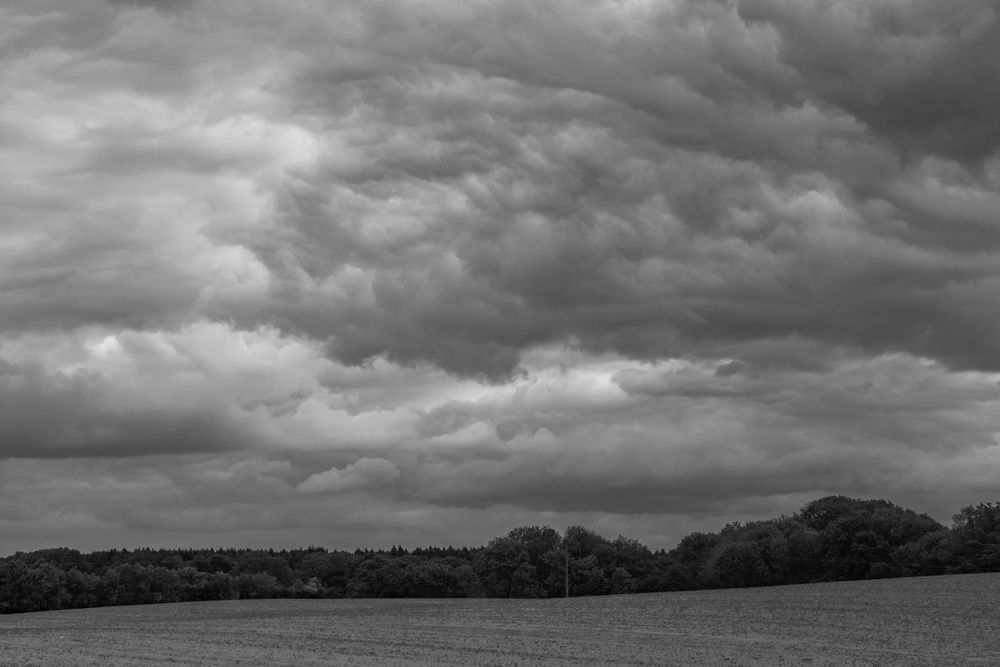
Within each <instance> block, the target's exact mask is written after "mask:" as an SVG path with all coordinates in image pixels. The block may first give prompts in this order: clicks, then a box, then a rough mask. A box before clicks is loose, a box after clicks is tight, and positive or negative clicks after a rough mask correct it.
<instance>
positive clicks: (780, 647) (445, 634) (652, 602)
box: [0, 574, 1000, 667]
mask: <svg viewBox="0 0 1000 667" xmlns="http://www.w3.org/2000/svg"><path fill="white" fill-rule="evenodd" d="M998 601H1000V574H974V575H962V576H948V577H927V578H918V579H892V580H881V581H869V582H846V583H831V584H813V585H807V586H784V587H776V588H757V589H742V590H722V591H697V592H690V593H661V594H653V595H632V596H617V597H604V598H573V599H570V600H483V599H479V600H264V601H237V602H205V603H183V604H169V605H153V606H144V607H112V608H105V609H85V610H71V611H55V612H39V613H34V614H18V615H8V616H0V665H4V666H6V665H17V666H19V667H20V666H22V665H102V666H103V665H133V664H134V665H139V664H142V665H148V664H179V665H231V664H237V663H240V664H261V665H264V664H267V665H274V664H285V665H414V664H417V665H420V664H424V665H427V664H434V665H440V664H454V665H473V664H482V665H515V664H531V665H577V664H648V665H722V664H731V665H803V664H809V665H836V666H838V667H841V666H844V665H882V666H884V665H959V664H984V665H1000V613H998Z"/></svg>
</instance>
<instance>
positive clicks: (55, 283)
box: [0, 0, 1000, 554]
mask: <svg viewBox="0 0 1000 667" xmlns="http://www.w3.org/2000/svg"><path fill="white" fill-rule="evenodd" d="M998 11H1000V10H998V9H997V6H996V3H995V2H994V1H993V0H949V1H948V2H942V1H941V0H575V1H570V0H461V1H459V0H454V1H445V0H364V1H362V0H355V1H351V2H349V1H346V0H345V1H338V0H329V1H327V2H320V1H319V0H292V1H287V0H283V1H282V2H274V1H272V0H239V1H237V0H4V1H3V2H2V4H0V554H2V553H11V552H13V551H15V550H17V549H34V548H41V547H45V546H59V545H66V546H71V547H76V548H80V549H84V550H90V549H95V548H107V547H121V546H126V547H134V546H140V545H150V546H274V547H295V546H306V545H310V544H315V545H322V546H327V547H349V548H354V547H359V546H368V547H378V546H389V545H392V544H404V545H407V546H418V545H428V544H438V545H444V544H454V545H470V546H471V545H477V544H482V543H483V542H485V541H486V540H488V539H489V538H490V537H492V536H494V535H498V534H502V533H505V532H507V531H508V530H509V529H511V528H513V527H515V526H518V525H531V524H548V525H552V526H553V527H555V528H557V529H560V530H561V529H563V528H565V527H566V526H567V525H572V524H582V525H584V526H587V527H589V528H591V529H593V530H596V531H598V532H600V533H602V534H605V535H607V536H609V537H614V536H616V535H617V534H619V533H621V534H624V535H627V536H632V537H636V538H638V539H640V540H642V541H643V542H645V543H647V544H648V545H650V546H652V547H654V548H658V547H671V546H673V545H674V544H676V542H677V541H678V540H679V539H680V538H681V537H683V536H684V535H686V534H687V533H689V532H691V531H693V530H717V529H719V528H720V527H721V526H723V525H724V524H725V523H727V522H729V521H733V520H747V519H759V518H767V517H771V516H776V515H778V514H781V513H790V512H792V511H794V510H795V509H797V508H798V507H800V506H801V505H802V504H803V503H805V502H806V501H808V500H811V499H815V498H817V497H820V496H823V495H828V494H846V495H850V496H855V497H883V498H887V499H889V500H891V501H893V502H896V503H898V504H901V505H904V506H907V507H911V508H913V509H915V510H917V511H921V512H927V513H930V514H931V515H932V516H934V517H935V518H937V519H939V520H941V521H946V522H947V521H948V520H949V517H950V516H951V515H952V514H953V513H955V512H956V511H957V510H958V509H960V508H961V507H962V506H964V505H967V504H970V503H975V502H979V501H988V500H998V499H1000V150H998V146H1000V65H998V63H1000V18H998V16H997V14H998Z"/></svg>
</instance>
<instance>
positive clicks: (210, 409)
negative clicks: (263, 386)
mask: <svg viewBox="0 0 1000 667" xmlns="http://www.w3.org/2000/svg"><path fill="white" fill-rule="evenodd" d="M255 440H256V438H255V436H254V435H253V434H252V433H250V432H248V431H246V430H245V429H243V428H241V427H240V426H239V425H238V424H237V423H235V422H234V421H233V420H231V419H227V417H226V411H225V410H224V409H221V406H219V405H212V404H210V403H206V404H204V405H194V406H178V405H170V404H167V405H159V406H157V405H155V401H149V400H141V399H140V400H137V399H136V398H135V397H129V396H127V395H123V393H122V392H121V391H120V390H116V389H115V387H114V386H113V385H112V383H111V382H110V381H109V380H108V379H107V378H104V377H101V376H100V375H97V374H94V373H87V372H78V373H47V372H45V370H44V369H41V368H38V367H32V366H19V365H13V364H10V363H6V362H3V361H2V359H0V459H6V458H12V457H16V458H36V459H46V458H66V457H115V458H117V457H131V456H149V455H155V454H186V453H192V452H205V451H224V450H232V449H237V448H245V447H246V446H247V445H249V444H253V443H254V442H255Z"/></svg>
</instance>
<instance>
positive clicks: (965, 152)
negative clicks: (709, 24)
mask: <svg viewBox="0 0 1000 667" xmlns="http://www.w3.org/2000/svg"><path fill="white" fill-rule="evenodd" d="M739 12H740V15H741V16H742V17H743V18H745V19H747V20H748V21H760V22H764V23H766V24H769V25H771V26H773V27H774V29H775V30H776V32H777V34H778V36H779V48H778V53H779V59H780V61H781V62H782V64H784V65H786V66H788V67H790V68H792V69H793V70H794V71H795V73H796V74H797V76H798V80H799V84H798V85H799V86H801V87H802V89H804V90H807V91H809V93H811V94H812V95H815V96H816V97H817V98H818V99H820V100H822V101H824V102H827V103H830V104H833V105H836V106H838V107H840V108H842V109H844V110H845V111H847V112H849V113H851V114H852V115H854V116H855V117H856V118H858V119H859V120H861V121H863V122H865V123H866V124H868V125H869V126H870V127H871V128H872V129H873V130H874V131H875V132H877V133H879V134H881V135H884V136H886V137H888V138H889V139H890V140H891V141H893V142H894V143H895V144H896V145H897V146H898V147H899V148H900V149H901V150H902V151H903V153H904V154H905V155H907V156H908V157H913V156H915V157H919V156H920V154H922V153H927V152H930V153H937V154H941V155H945V156H948V157H955V158H959V159H967V160H980V159H983V158H987V157H989V156H991V155H993V154H994V152H995V151H996V149H997V147H998V146H1000V123H997V117H998V115H1000V89H998V88H997V86H995V85H990V83H988V82H991V81H995V80H996V78H997V69H996V63H997V61H1000V22H998V20H997V8H996V6H995V4H994V3H993V2H990V1H989V0H959V1H957V2H949V3H941V2H935V1H934V0H912V1H910V2H896V3H887V2H874V3H847V2H841V3H831V2H823V1H822V0H807V1H805V2H785V1H783V0H740V2H739Z"/></svg>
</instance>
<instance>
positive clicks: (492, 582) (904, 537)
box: [0, 496, 1000, 613]
mask: <svg viewBox="0 0 1000 667" xmlns="http://www.w3.org/2000/svg"><path fill="white" fill-rule="evenodd" d="M996 571H1000V503H984V504H979V505H976V506H970V507H966V508H964V509H962V510H961V511H960V512H959V513H958V514H956V515H955V517H954V521H953V524H952V526H951V528H946V527H944V526H942V525H941V524H939V523H938V522H937V521H935V520H933V519H932V518H930V517H929V516H927V515H925V514H917V513H916V512H913V511H911V510H908V509H904V508H901V507H898V506H896V505H894V504H892V503H890V502H888V501H885V500H857V499H852V498H846V497H843V496H830V497H827V498H822V499H819V500H815V501H813V502H810V503H808V504H807V505H805V506H804V507H803V508H802V509H801V510H800V511H798V512H797V513H795V514H794V515H792V516H782V517H779V518H776V519H770V520H767V521H756V522H753V523H748V524H739V523H733V524H729V525H727V526H726V527H725V528H723V529H722V530H721V531H719V532H718V533H693V534H691V535H688V536H687V537H685V538H684V539H683V540H681V542H680V544H678V545H677V547H676V548H674V549H671V550H669V551H665V550H658V551H651V550H650V549H649V548H647V547H646V546H644V545H643V544H641V543H640V542H638V541H637V540H633V539H629V538H626V537H621V536H619V537H618V538H616V539H614V540H609V539H607V538H604V537H602V536H600V535H597V534H596V533H594V532H592V531H590V530H588V529H586V528H583V527H581V526H573V527H571V528H568V529H567V530H566V532H565V533H564V534H560V533H559V532H557V531H556V530H554V529H552V528H548V527H544V528H541V527H534V526H533V527H523V528H516V529H514V530H512V531H511V532H510V533H508V534H507V535H504V536H503V537H497V538H494V539H493V540H491V541H490V542H489V544H487V545H486V546H483V547H477V548H471V549H470V548H460V549H456V548H452V547H446V548H438V547H430V548H424V549H412V550H408V549H404V548H402V547H394V548H392V549H390V550H388V551H386V550H380V551H370V550H358V551H355V552H353V553H352V552H344V551H328V550H326V549H323V548H319V547H309V548H306V549H294V550H291V551H288V550H282V551H274V550H263V551H262V550H248V549H210V550H204V549H200V550H185V549H157V550H153V549H136V550H132V551H129V550H126V549H120V550H119V549H114V550H110V551H97V552H94V553H90V554H84V553H81V552H79V551H76V550H74V549H69V548H57V549H45V550H41V551H35V552H31V553H21V552H19V553H17V554H14V555H12V556H8V557H6V558H3V559H0V611H3V612H5V613H10V612H26V611H40V610H47V609H67V608H75V607H97V606H105V605H130V604H147V603H156V602H181V601H192V600H230V599H246V598H273V597H307V598H320V597H325V598H340V597H355V598H364V597H480V596H491V597H558V596H563V595H565V594H566V588H567V580H568V588H569V594H570V595H607V594H616V593H645V592H658V591H675V590H691V589H698V588H733V587H744V586H771V585H778V584H797V583H810V582H819V581H842V580H849V579H876V578H884V577H908V576H921V575H934V574H955V573H968V572H996Z"/></svg>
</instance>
